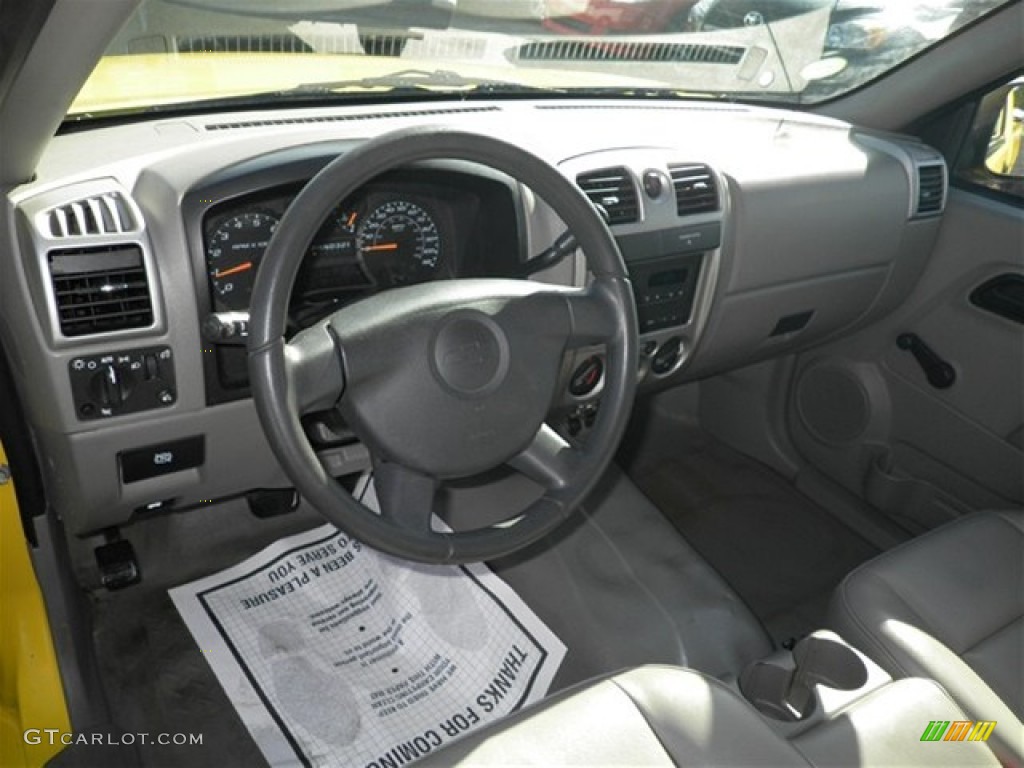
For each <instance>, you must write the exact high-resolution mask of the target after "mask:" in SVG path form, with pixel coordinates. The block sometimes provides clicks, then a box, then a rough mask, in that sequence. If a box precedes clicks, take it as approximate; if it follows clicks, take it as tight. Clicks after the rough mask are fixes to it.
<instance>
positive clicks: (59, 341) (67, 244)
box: [19, 178, 164, 348]
mask: <svg viewBox="0 0 1024 768" xmlns="http://www.w3.org/2000/svg"><path fill="white" fill-rule="evenodd" d="M112 197H116V198H117V199H119V200H120V201H121V204H122V205H123V206H124V208H125V211H126V212H127V214H128V218H129V219H130V221H123V220H121V217H120V216H118V220H120V221H121V227H120V228H117V229H113V230H111V231H106V232H93V233H87V234H70V233H69V234H63V233H54V232H53V231H52V226H51V215H54V214H56V215H57V216H58V217H60V216H61V214H62V212H63V211H64V210H65V209H67V208H71V209H73V210H74V209H78V211H82V210H83V209H84V208H85V207H91V208H94V209H99V207H100V206H101V205H113V203H112V201H111V198H112ZM19 208H20V210H21V212H22V213H23V214H24V216H25V217H26V219H27V220H28V221H29V222H30V226H29V238H30V240H31V243H32V250H33V253H32V256H34V263H33V264H32V266H31V267H30V268H29V269H28V270H26V271H27V275H28V277H29V279H30V280H33V281H35V283H36V286H35V291H34V295H36V296H41V297H43V299H44V301H45V306H44V307H43V308H42V310H43V311H42V312H40V314H41V315H42V316H44V317H45V318H46V320H47V323H46V330H47V334H48V340H49V342H50V344H51V345H52V346H53V347H55V348H66V347H70V346H84V345H86V344H89V343H95V342H107V341H111V342H116V341H120V340H129V339H137V338H141V337H150V336H152V335H153V334H154V333H159V332H161V331H163V330H164V310H163V301H162V296H161V292H160V283H159V279H160V278H159V273H158V270H157V268H156V263H155V261H154V256H153V249H152V248H151V247H150V243H149V235H148V233H147V231H146V223H145V222H146V220H145V218H144V217H143V215H142V211H141V210H140V209H139V206H138V205H137V204H136V203H135V201H134V200H133V199H132V196H131V195H130V194H129V193H128V191H127V190H126V189H124V188H123V187H122V186H121V185H120V184H119V183H118V182H117V181H116V180H115V179H112V178H101V179H96V180H95V181H87V182H82V183H79V184H73V185H71V186H67V187H63V188H60V189H55V190H51V191H49V192H43V193H42V194H39V195H36V196H34V197H30V198H28V199H26V200H23V201H22V202H21V203H20V205H19ZM83 219H84V215H83ZM111 245H135V246H138V248H139V250H140V251H141V252H142V259H143V263H144V265H145V268H146V281H147V283H148V286H149V301H150V305H151V307H152V310H153V322H152V323H150V324H149V325H147V326H144V327H141V328H132V329H129V330H122V331H110V332H107V333H95V334H88V335H84V336H75V337H67V336H65V335H64V334H63V333H62V332H61V327H60V319H59V317H58V313H57V300H56V297H55V296H54V293H53V283H52V281H51V279H50V269H49V266H48V263H47V258H48V256H49V254H50V252H51V251H54V250H64V249H67V248H76V249H77V248H94V247H103V246H111ZM30 258H31V257H30Z"/></svg>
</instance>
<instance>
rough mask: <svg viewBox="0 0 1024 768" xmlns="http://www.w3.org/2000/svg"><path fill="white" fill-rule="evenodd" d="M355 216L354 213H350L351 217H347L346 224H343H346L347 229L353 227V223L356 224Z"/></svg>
mask: <svg viewBox="0 0 1024 768" xmlns="http://www.w3.org/2000/svg"><path fill="white" fill-rule="evenodd" d="M357 215H358V214H357V213H356V212H355V211H352V215H351V216H349V217H348V221H347V222H345V223H346V224H347V225H348V226H349V227H354V226H355V223H356V216H357Z"/></svg>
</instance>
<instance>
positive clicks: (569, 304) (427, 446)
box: [249, 126, 637, 563]
mask: <svg viewBox="0 0 1024 768" xmlns="http://www.w3.org/2000/svg"><path fill="white" fill-rule="evenodd" d="M441 158H449V159H456V160H465V161H469V162H472V163H478V164H480V165H484V166H489V167H491V168H494V169H497V170H499V171H502V172H504V173H506V174H508V175H509V176H512V177H514V178H516V179H518V180H519V181H521V182H522V183H524V184H525V185H527V186H529V187H530V188H531V189H532V190H533V191H534V192H535V193H536V194H537V195H538V196H540V197H542V198H543V199H544V200H545V201H546V202H547V203H548V204H549V205H550V206H551V207H552V208H553V209H554V210H555V212H556V213H558V215H559V216H561V218H562V220H563V221H564V222H565V223H566V224H567V225H568V227H569V229H570V230H571V231H572V232H573V233H574V234H575V236H576V239H577V241H578V243H579V245H580V247H581V248H582V249H583V252H584V253H585V254H586V257H587V262H588V265H589V267H590V271H591V272H592V274H593V281H592V282H591V284H590V285H589V286H588V287H587V288H585V289H567V288H564V287H557V286H551V285H544V284H541V283H536V282H530V281H525V280H503V279H460V280H442V281H437V282H432V283H425V284H421V285H413V286H407V287H402V288H396V289H392V290H389V291H386V292H382V293H378V294H375V295H373V296H370V297H368V298H365V299H363V300H361V301H358V302H355V303H353V304H350V305H347V306H345V307H343V308H341V309H339V310H338V311H337V312H335V313H333V314H332V315H330V316H329V317H327V318H326V319H324V320H322V321H320V322H319V323H317V324H316V325H313V326H311V327H309V328H306V329H305V330H303V331H301V332H300V333H298V334H296V335H295V336H294V337H293V338H292V339H290V340H288V341H286V340H285V323H286V319H287V314H288V301H289V297H290V295H291V292H292V286H293V284H294V281H295V277H296V274H297V273H298V271H299V267H300V264H301V262H302V258H303V255H304V254H305V253H306V251H307V249H308V247H309V245H310V242H311V241H312V239H313V236H314V234H315V233H316V232H317V231H318V230H319V228H320V226H321V223H322V222H323V220H324V219H325V218H326V216H327V214H328V212H329V211H330V210H331V209H332V208H333V207H334V206H335V205H337V202H338V201H339V200H343V199H345V198H347V197H349V196H350V195H352V194H353V193H354V192H356V191H357V190H358V189H359V188H360V187H362V186H363V185H364V184H365V183H367V182H368V181H370V180H372V179H373V178H374V177H376V176H379V175H380V174H382V173H384V172H386V171H389V170H391V169H394V168H398V167H400V166H404V165H408V164H410V163H415V162H419V161H424V160H436V159H441ZM250 312H251V316H250V325H249V375H250V380H251V385H252V392H253V399H254V400H255V403H256V409H257V412H258V414H259V418H260V421H261V423H262V425H263V429H264V431H265V433H266V436H267V439H268V441H269V443H270V446H271V448H272V449H273V451H274V454H275V455H276V456H277V459H278V460H279V461H280V463H281V465H282V467H283V468H284V470H285V472H286V473H287V474H288V476H289V477H290V478H291V480H292V482H293V483H294V484H295V487H296V489H297V490H298V491H299V493H300V494H301V495H302V496H303V497H305V498H306V499H307V500H308V501H310V502H311V503H312V505H313V506H314V507H315V508H316V509H317V510H318V511H319V512H320V514H322V515H323V516H324V517H325V518H327V519H328V520H329V521H330V522H331V523H333V524H334V525H336V526H337V527H338V528H340V529H342V530H344V531H346V532H347V533H349V534H351V535H352V536H354V537H355V538H357V539H359V540H361V541H363V542H364V543H366V544H368V545H370V546H371V547H374V548H376V549H379V550H382V551H384V552H387V553H389V554H392V555H395V556H397V557H400V558H405V559H408V560H415V561H419V562H426V563H464V562H474V561H481V560H490V559H493V558H496V557H500V556H503V555H507V554H510V553H512V552H515V551H517V550H519V549H522V548H524V547H526V546H528V545H529V544H531V543H533V542H535V541H537V540H538V539H539V538H541V537H542V536H544V535H546V534H547V533H549V532H551V531H552V530H554V529H555V527H557V526H558V525H559V524H560V523H561V522H563V521H564V520H566V519H567V517H568V516H569V514H570V513H571V512H572V511H573V510H574V509H575V508H576V507H577V506H578V505H579V503H580V502H581V501H582V500H583V498H584V496H585V495H586V494H587V492H588V491H589V490H590V489H591V488H592V487H593V486H594V484H595V483H596V482H597V480H598V479H599V477H600V475H601V473H602V472H603V471H604V469H605V468H606V467H607V465H608V463H609V462H610V461H611V458H612V456H613V455H614V452H615V449H616V447H617V445H618V443H619V440H620V439H621V437H622V433H623V431H624V429H625V425H626V421H627V419H628V416H629V411H630V409H631V407H632V402H633V396H634V393H635V389H636V367H637V319H636V308H635V306H634V304H633V296H632V292H631V289H630V285H629V281H628V276H627V273H626V268H625V265H624V263H623V260H622V255H621V253H620V252H619V249H618V246H617V245H616V244H615V239H614V238H613V237H612V235H611V233H610V232H609V230H608V227H607V226H606V225H605V223H604V221H603V220H602V219H601V217H600V216H599V215H598V213H597V211H596V210H595V208H594V207H593V205H592V204H591V203H590V201H589V200H588V199H587V198H586V197H585V196H584V195H583V193H582V192H580V191H579V189H578V188H577V187H576V186H575V185H574V184H573V183H572V182H571V181H570V180H569V179H567V178H566V177H565V176H564V175H563V174H562V173H561V172H559V171H558V170H557V169H556V168H554V167H553V166H552V165H550V164H549V163H547V162H546V161H544V160H542V159H540V158H538V157H536V156H535V155H532V154H530V153H529V152H527V151H525V150H523V149H521V148H519V147H517V146H515V145H513V144H511V143H508V142H505V141H502V140H499V139H496V138H493V137H490V136H485V135H482V134H476V133H470V132H466V131H460V130H456V129H452V128H447V127H425V126H417V127H413V128H408V129H402V130H398V131H395V132H392V133H388V134H385V135H383V136H380V137H378V138H376V139H373V140H370V141H367V142H365V143H363V144H361V145H360V146H359V147H357V148H356V149H354V150H352V151H350V152H346V153H345V154H343V155H340V156H339V157H337V158H335V159H334V160H332V161H331V162H330V163H329V164H328V165H327V166H326V167H324V169H323V170H322V171H321V172H320V173H318V174H317V175H316V176H315V177H314V178H313V179H312V180H311V181H310V182H309V183H308V184H307V185H306V186H305V187H304V188H303V190H302V191H301V192H300V193H299V195H298V196H297V197H296V198H295V200H294V202H293V203H292V205H291V206H289V208H288V210H287V211H286V212H285V214H284V216H283V217H282V218H281V221H280V223H279V224H278V227H277V230H276V231H275V233H274V236H273V237H272V239H271V240H270V243H269V245H268V247H267V251H266V253H265V255H264V257H263V261H262V264H261V266H260V270H259V274H258V275H257V278H256V282H255V285H254V288H253V294H252V301H251V310H250ZM594 344H604V345H605V347H606V350H607V352H606V365H605V384H604V390H603V394H602V402H601V408H600V410H599V412H598V415H597V419H596V421H595V423H594V426H593V429H592V430H591V432H590V433H589V435H588V437H587V440H586V442H585V443H584V444H582V445H570V444H569V443H567V442H566V441H565V440H563V439H562V438H561V437H560V436H559V435H558V434H557V433H556V432H555V431H554V430H553V429H552V428H551V427H550V426H548V425H547V424H545V418H546V416H547V415H548V412H549V409H550V407H551V405H552V403H553V402H555V399H556V394H557V393H556V387H557V385H558V383H559V373H560V371H561V369H562V364H563V359H564V356H565V353H566V351H567V350H569V349H572V348H576V347H584V346H591V345H594ZM335 407H336V408H337V409H338V410H339V411H340V413H341V415H342V417H343V418H344V420H345V422H346V424H347V425H348V426H349V427H350V428H351V429H352V430H353V432H354V433H355V434H356V436H357V437H358V438H359V439H360V440H361V441H362V442H363V444H364V445H366V446H367V448H368V449H369V451H370V453H371V455H372V456H373V457H374V465H375V469H374V482H375V485H376V489H377V496H378V500H379V502H380V513H379V514H378V513H375V512H373V511H371V510H369V509H368V508H366V507H365V506H363V505H362V504H361V503H360V502H359V501H357V500H356V499H355V498H353V497H352V496H351V495H350V494H349V493H348V492H347V491H346V490H345V489H344V488H343V487H342V486H341V485H340V484H339V483H338V482H337V481H335V480H334V479H333V478H332V477H331V476H330V475H329V474H328V473H327V472H326V471H325V469H324V467H323V466H322V465H321V463H320V461H319V460H318V459H317V456H316V453H315V452H314V451H313V448H312V446H311V445H310V443H309V442H308V440H307V439H306V436H305V434H304V432H303V428H302V425H301V423H300V420H299V419H300V416H302V415H303V414H307V413H311V412H315V411H323V410H327V409H330V408H335ZM502 464H505V465H508V466H511V467H513V468H514V469H516V470H518V471H520V472H521V473H523V474H525V475H526V476H528V477H530V478H531V479H533V480H535V481H536V482H538V483H540V484H541V486H542V487H543V489H544V493H543V495H542V496H541V497H540V498H538V499H537V500H536V501H535V502H533V503H532V504H531V505H530V506H529V507H528V508H527V509H525V510H524V511H523V512H522V513H521V514H519V515H518V516H516V517H515V518H513V519H511V520H506V521H504V522H502V523H499V524H497V525H493V526H485V527H480V528H477V529H473V530H462V531H455V532H452V531H435V530H434V529H433V528H432V524H431V521H432V515H433V509H434V499H435V495H436V491H437V488H438V485H439V483H440V481H442V480H446V479H454V478H465V477H470V476H472V475H475V474H478V473H481V472H483V471H486V470H488V469H493V468H495V467H498V466H501V465H502Z"/></svg>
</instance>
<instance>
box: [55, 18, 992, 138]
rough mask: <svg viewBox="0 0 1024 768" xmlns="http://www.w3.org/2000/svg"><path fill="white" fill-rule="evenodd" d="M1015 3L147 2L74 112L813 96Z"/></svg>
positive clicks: (794, 100) (791, 100)
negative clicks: (540, 98) (543, 98)
mask: <svg viewBox="0 0 1024 768" xmlns="http://www.w3.org/2000/svg"><path fill="white" fill-rule="evenodd" d="M1002 4H1003V2H1002V1H1001V0H921V1H920V2H918V1H916V0H144V2H143V3H142V4H141V5H140V6H139V7H138V9H137V10H136V12H135V14H134V15H133V16H132V17H131V19H130V20H129V21H128V22H127V23H126V25H125V26H124V28H123V29H122V30H121V31H120V33H119V34H118V36H117V37H116V38H115V39H114V40H113V41H112V43H111V44H110V46H109V48H108V49H107V51H106V53H105V55H104V56H103V58H102V59H101V61H100V62H99V64H98V66H97V67H96V69H95V71H94V72H93V73H92V75H91V76H90V78H89V80H88V82H87V83H86V84H85V86H84V87H83V89H82V91H81V93H79V95H78V98H77V99H76V100H75V102H74V104H73V105H72V107H71V110H70V112H69V118H71V119H86V118H89V117H93V116H102V115H109V114H117V113H121V114H124V113H132V112H138V111H158V110H170V111H176V110H182V109H186V110H187V109H191V108H195V107H204V106H205V107H217V106H225V107H231V106H250V105H252V106H273V105H275V104H278V103H283V102H287V101H292V102H300V101H306V102H310V101H313V100H317V101H324V100H334V99H337V100H339V101H343V100H345V99H362V100H364V101H365V100H367V99H381V100H387V99H395V100H397V99H408V98H423V99H426V98H436V97H438V96H441V97H444V96H450V95H453V94H457V95H458V96H459V97H460V98H472V97H473V96H474V95H487V96H492V97H493V96H494V95H497V94H502V95H510V96H516V95H519V94H530V95H535V94H546V93H550V94H555V95H591V96H598V95H601V96H625V97H635V98H644V97H651V96H657V97H674V96H678V97H683V98H694V97H700V98H708V99H721V98H727V99H737V100H747V101H749V100H756V101H764V102H769V103H771V102H774V103H780V104H787V105H793V104H812V103H815V102H817V101H821V100H824V99H828V98H831V97H833V96H836V95H838V94H841V93H843V92H845V91H847V90H849V89H851V88H854V87H856V86H858V85H860V84H862V83H864V82H867V81H868V80H871V79H873V78H875V77H878V76H879V75H881V74H884V73H885V72H886V71H887V70H889V69H891V68H893V67H895V66H897V65H898V64H899V63H900V62H902V61H904V60H905V59H907V58H909V57H910V56H913V55H914V54H916V53H917V52H919V51H921V50H922V49H924V48H927V47H928V46H931V45H934V44H936V43H938V42H939V41H941V40H942V39H943V38H944V37H946V36H948V35H950V34H951V33H953V32H954V31H956V30H957V29H958V28H959V27H961V26H963V25H964V24H966V23H968V22H970V21H973V20H974V19H977V18H978V17H979V16H981V15H983V14H985V13H988V12H990V11H991V10H993V9H994V8H996V7H998V6H999V5H1002ZM204 102H205V103H204Z"/></svg>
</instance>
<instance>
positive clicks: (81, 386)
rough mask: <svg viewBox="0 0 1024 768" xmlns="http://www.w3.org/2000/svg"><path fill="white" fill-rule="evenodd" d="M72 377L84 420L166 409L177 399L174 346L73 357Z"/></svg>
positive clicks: (79, 408)
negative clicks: (172, 348)
mask: <svg viewBox="0 0 1024 768" xmlns="http://www.w3.org/2000/svg"><path fill="white" fill-rule="evenodd" d="M68 377H69V378H70V381H71V394H72V397H73V398H74V404H75V412H76V413H77V414H78V417H79V418H80V419H83V420H89V419H102V418H109V417H111V416H120V415H123V414H127V413H138V412H139V411H146V410H150V409H153V408H163V407H167V406H168V405H170V404H172V403H174V402H175V401H176V400H177V394H176V392H175V386H176V385H175V378H174V357H173V355H172V354H171V349H170V347H146V348H144V349H134V350H121V351H117V352H113V353H108V354H98V355H87V356H81V357H77V358H73V359H72V360H70V361H69V362H68Z"/></svg>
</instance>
